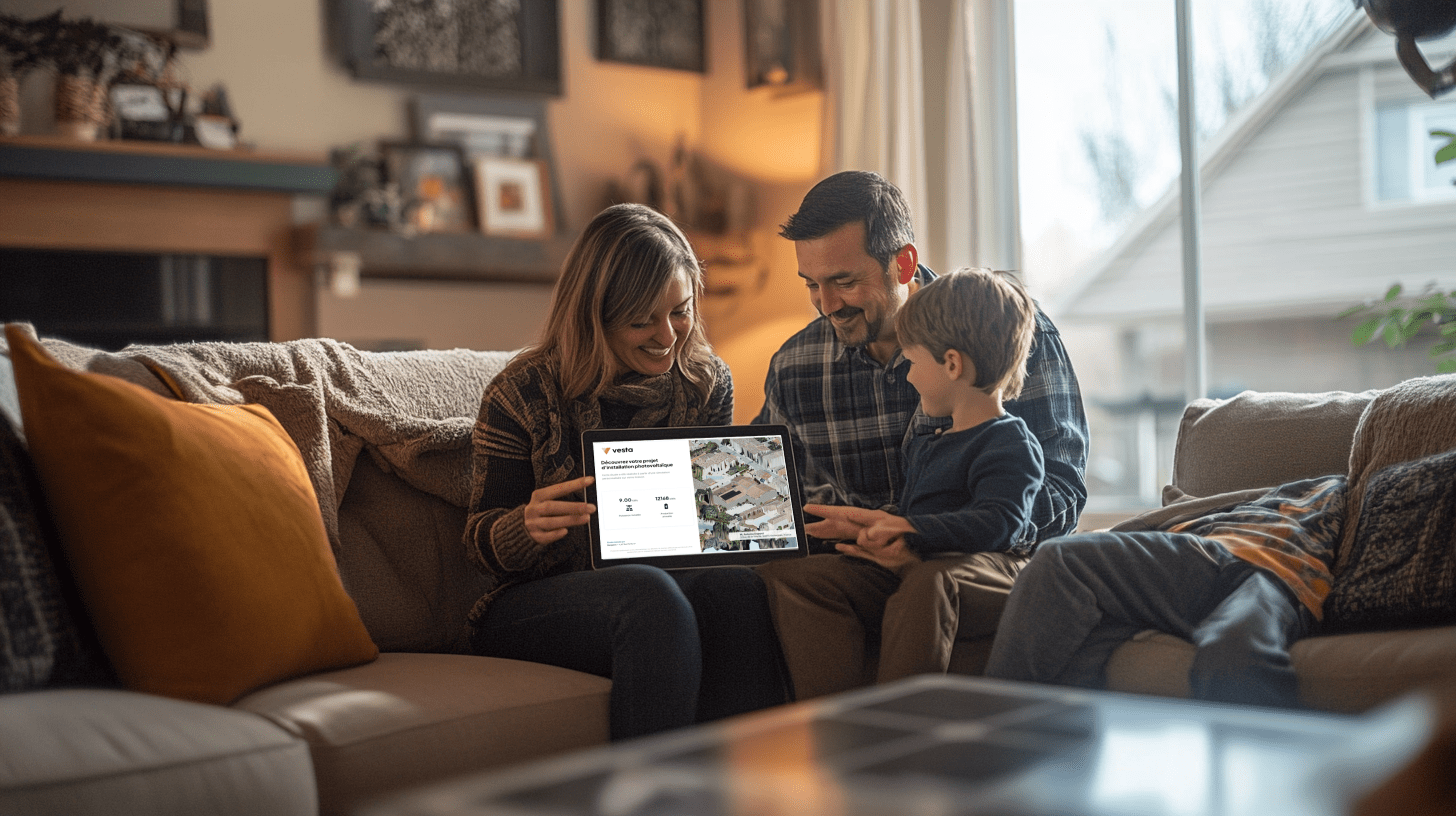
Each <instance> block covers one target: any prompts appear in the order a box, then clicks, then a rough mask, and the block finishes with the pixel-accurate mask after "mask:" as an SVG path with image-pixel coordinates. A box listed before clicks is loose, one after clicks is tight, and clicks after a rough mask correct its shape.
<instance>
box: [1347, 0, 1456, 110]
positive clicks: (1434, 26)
mask: <svg viewBox="0 0 1456 816" xmlns="http://www.w3.org/2000/svg"><path fill="white" fill-rule="evenodd" d="M1355 5H1356V6H1358V7H1359V8H1363V9H1365V13H1366V14H1367V15H1369V17H1370V20H1371V22H1373V23H1375V25H1376V26H1378V27H1379V28H1380V30H1381V31H1384V32H1386V33H1389V34H1394V35H1395V38H1396V43H1395V53H1396V56H1397V57H1399V58H1400V64H1401V65H1402V66H1403V67H1404V68H1405V72H1406V73H1407V74H1410V78H1411V79H1413V80H1415V83H1416V85H1419V86H1420V88H1421V90H1423V91H1425V92H1426V93H1427V94H1429V95H1430V97H1431V98H1432V99H1435V98H1436V97H1437V96H1440V95H1441V94H1443V93H1446V92H1447V91H1449V90H1451V89H1452V88H1456V59H1453V60H1452V61H1451V62H1450V63H1449V64H1448V65H1447V66H1446V67H1445V68H1442V69H1440V70H1434V69H1432V68H1431V66H1430V63H1428V62H1426V58H1425V55H1423V54H1422V53H1421V50H1420V49H1419V48H1417V47H1416V40H1429V39H1434V38H1436V37H1441V36H1444V35H1445V34H1447V33H1449V32H1450V31H1451V29H1453V28H1456V0H1355Z"/></svg>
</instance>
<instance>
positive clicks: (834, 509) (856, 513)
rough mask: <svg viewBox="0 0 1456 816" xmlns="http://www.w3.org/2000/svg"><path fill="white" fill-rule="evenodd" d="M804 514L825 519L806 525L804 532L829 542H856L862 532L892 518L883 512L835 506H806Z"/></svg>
mask: <svg viewBox="0 0 1456 816" xmlns="http://www.w3.org/2000/svg"><path fill="white" fill-rule="evenodd" d="M804 512H805V513H812V514H813V515H816V516H822V517H823V521H816V522H813V523H812V524H805V525H804V532H806V533H808V534H809V535H811V536H814V537H815V538H822V539H825V540H827V541H837V540H848V541H854V540H855V539H858V538H859V534H860V531H862V530H864V529H865V528H866V527H869V526H870V525H872V524H874V523H876V522H878V521H881V520H883V519H884V518H887V517H890V514H889V513H886V512H885V511H883V510H866V509H864V508H863V507H841V506H839V505H835V504H806V505H804Z"/></svg>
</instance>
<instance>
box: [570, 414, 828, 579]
mask: <svg viewBox="0 0 1456 816" xmlns="http://www.w3.org/2000/svg"><path fill="white" fill-rule="evenodd" d="M786 434H787V431H786V429H785V428H784V427H783V426H774V425H733V426H722V427H694V428H642V429H625V430H596V431H588V432H586V433H584V434H582V449H583V451H584V452H585V457H584V458H585V459H586V466H585V471H586V474H587V475H590V476H595V477H596V481H595V483H594V484H592V486H591V487H589V488H588V490H587V501H589V502H592V503H594V504H596V506H597V512H596V513H595V514H593V516H592V520H591V538H592V564H593V566H596V567H604V566H611V565H614V564H634V563H635V564H641V563H647V564H655V565H657V566H661V567H665V568H683V567H700V566H722V565H727V564H755V563H761V562H763V561H768V560H773V559H776V558H793V557H800V556H803V555H804V554H805V553H806V552H807V547H806V545H805V538H804V533H803V530H804V520H803V514H802V512H801V510H800V507H801V502H800V500H799V495H798V494H799V483H798V475H797V473H796V472H795V470H794V463H793V453H792V450H791V449H790V448H789V446H788V444H787V436H786Z"/></svg>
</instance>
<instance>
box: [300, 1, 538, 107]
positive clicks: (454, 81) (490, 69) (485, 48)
mask: <svg viewBox="0 0 1456 816" xmlns="http://www.w3.org/2000/svg"><path fill="white" fill-rule="evenodd" d="M329 5H330V7H331V8H332V13H333V15H334V19H333V21H332V22H333V26H334V28H335V31H336V37H337V39H338V42H339V48H340V51H341V52H342V54H343V58H344V63H345V64H346V65H347V66H348V68H349V70H350V71H351V72H352V73H353V74H354V76H356V77H358V78H360V79H370V80H381V81H387V82H402V83H415V84H427V85H431V86H436V87H438V86H457V87H468V88H493V89H501V90H509V91H526V92H531V93H542V94H549V95H559V94H560V93H561V35H560V22H559V20H558V16H557V4H556V3H555V2H546V3H542V2H525V3H517V4H512V3H503V2H500V0H455V1H454V2H452V3H418V2H410V0H334V2H332V3H330V4H329Z"/></svg>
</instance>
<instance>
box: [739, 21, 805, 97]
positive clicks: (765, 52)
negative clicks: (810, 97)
mask: <svg viewBox="0 0 1456 816" xmlns="http://www.w3.org/2000/svg"><path fill="white" fill-rule="evenodd" d="M743 31H744V46H745V52H744V66H745V68H746V70H747V77H746V80H747V85H748V87H749V88H758V87H763V86H768V87H773V88H777V89H779V90H781V91H785V92H787V91H796V90H812V89H816V88H818V87H820V85H822V84H823V69H822V57H821V54H820V51H819V16H818V7H817V4H816V2H815V0H744V1H743Z"/></svg>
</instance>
